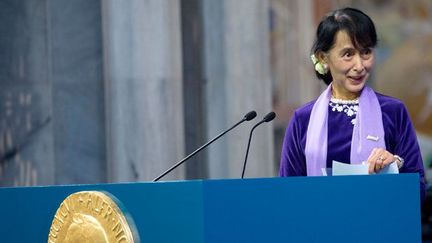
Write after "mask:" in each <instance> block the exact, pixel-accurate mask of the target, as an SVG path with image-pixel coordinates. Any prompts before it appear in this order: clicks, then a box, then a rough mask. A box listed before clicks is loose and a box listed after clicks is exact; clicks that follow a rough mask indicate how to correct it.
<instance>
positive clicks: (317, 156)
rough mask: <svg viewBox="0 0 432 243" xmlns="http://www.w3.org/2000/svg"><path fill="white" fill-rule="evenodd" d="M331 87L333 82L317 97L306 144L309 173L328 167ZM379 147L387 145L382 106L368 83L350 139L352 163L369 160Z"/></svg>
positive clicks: (315, 173) (312, 173)
mask: <svg viewBox="0 0 432 243" xmlns="http://www.w3.org/2000/svg"><path fill="white" fill-rule="evenodd" d="M331 87H332V85H331V84H330V85H329V86H328V88H327V89H326V90H325V91H324V92H323V93H322V94H321V95H320V96H319V97H318V99H317V101H316V102H315V104H314V106H313V108H312V112H311V116H310V120H309V125H308V130H307V135H306V148H305V155H306V168H307V175H308V176H320V175H322V172H321V168H326V167H327V165H326V161H327V137H328V127H327V126H328V125H327V117H328V106H329V102H330V98H331V94H332V92H331ZM340 132H344V131H340ZM330 135H331V134H330ZM376 147H380V148H385V141H384V127H383V122H382V113H381V106H380V104H379V102H378V98H377V96H376V94H375V92H374V91H373V90H372V89H371V88H369V87H368V86H365V87H364V88H363V91H362V93H361V95H360V98H359V108H358V110H357V118H356V123H355V125H354V129H353V135H352V140H351V164H360V163H361V162H363V161H366V160H367V159H368V157H369V155H370V153H371V152H372V149H373V148H376ZM347 162H348V161H347Z"/></svg>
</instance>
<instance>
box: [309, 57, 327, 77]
mask: <svg viewBox="0 0 432 243" xmlns="http://www.w3.org/2000/svg"><path fill="white" fill-rule="evenodd" d="M311 60H312V62H313V64H314V65H315V70H316V71H317V72H318V73H319V74H321V75H324V74H326V73H327V72H328V68H327V65H325V64H322V63H321V62H320V61H319V60H318V58H316V56H315V54H312V55H311Z"/></svg>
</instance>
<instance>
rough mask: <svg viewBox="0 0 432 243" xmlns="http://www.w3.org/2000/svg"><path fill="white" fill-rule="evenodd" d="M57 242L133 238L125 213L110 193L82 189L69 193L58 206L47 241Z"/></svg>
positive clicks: (96, 242)
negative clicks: (108, 194)
mask: <svg viewBox="0 0 432 243" xmlns="http://www.w3.org/2000/svg"><path fill="white" fill-rule="evenodd" d="M132 224H133V222H132ZM132 226H133V225H132ZM54 242H63V243H66V242H67V243H69V242H77V243H78V242H79V243H87V242H88V243H90V242H91V243H99V242H100V243H107V242H108V243H111V242H125V243H126V242H134V238H133V234H132V231H131V228H130V227H129V224H128V222H127V220H126V217H125V216H124V215H123V213H122V211H121V210H120V208H119V207H118V206H117V204H116V203H115V202H114V201H113V200H112V199H111V197H109V196H107V195H106V194H104V193H102V192H98V191H82V192H77V193H73V194H71V195H69V196H68V197H67V198H66V199H65V200H64V201H63V202H62V203H61V204H60V206H59V208H58V209H57V212H56V214H55V216H54V219H53V221H52V224H51V228H50V231H49V235H48V243H54Z"/></svg>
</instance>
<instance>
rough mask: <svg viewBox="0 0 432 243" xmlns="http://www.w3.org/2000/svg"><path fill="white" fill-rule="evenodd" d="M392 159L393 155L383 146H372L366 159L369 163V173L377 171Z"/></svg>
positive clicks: (392, 160) (391, 161)
mask: <svg viewBox="0 0 432 243" xmlns="http://www.w3.org/2000/svg"><path fill="white" fill-rule="evenodd" d="M394 161H395V159H394V156H393V154H392V153H390V152H389V151H387V150H385V149H383V148H374V149H373V150H372V152H371V154H370V155H369V158H368V160H367V162H368V164H369V174H374V173H377V172H379V171H380V170H382V169H383V168H384V167H386V166H387V165H389V164H391V163H393V162H394Z"/></svg>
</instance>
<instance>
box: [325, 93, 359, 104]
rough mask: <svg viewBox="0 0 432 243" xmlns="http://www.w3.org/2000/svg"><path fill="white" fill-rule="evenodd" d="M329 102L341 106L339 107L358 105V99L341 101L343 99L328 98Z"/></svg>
mask: <svg viewBox="0 0 432 243" xmlns="http://www.w3.org/2000/svg"><path fill="white" fill-rule="evenodd" d="M330 101H331V102H332V103H334V104H341V105H358V104H359V98H356V99H354V100H343V99H337V98H335V97H333V95H332V97H331V98H330Z"/></svg>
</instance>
